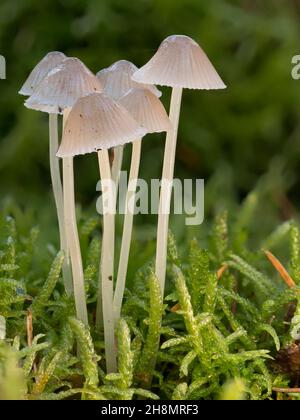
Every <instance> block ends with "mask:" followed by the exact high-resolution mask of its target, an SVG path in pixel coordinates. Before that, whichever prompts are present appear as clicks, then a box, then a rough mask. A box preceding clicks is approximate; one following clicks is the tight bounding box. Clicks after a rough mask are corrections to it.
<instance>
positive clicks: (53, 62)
mask: <svg viewBox="0 0 300 420" xmlns="http://www.w3.org/2000/svg"><path fill="white" fill-rule="evenodd" d="M65 59H66V56H65V54H63V53H61V52H58V51H54V52H50V53H49V54H47V55H46V56H45V57H44V58H43V59H42V60H41V61H40V62H39V63H38V64H37V65H36V67H35V68H34V69H33V70H32V72H31V73H30V75H29V77H28V78H27V80H26V82H25V83H24V85H23V86H22V88H21V90H20V91H19V93H20V94H21V95H25V96H30V95H32V94H33V93H34V91H35V90H36V89H37V88H38V86H39V84H40V83H41V82H42V81H43V80H44V78H45V77H46V76H47V75H48V74H49V72H50V71H52V70H53V69H54V68H55V67H57V66H58V65H59V64H60V63H61V62H62V61H63V60H65ZM51 111H52V110H51V109H49V112H50V113H49V161H50V174H51V182H52V188H53V196H54V201H55V206H56V212H57V219H58V226H59V236H60V248H61V250H63V251H65V252H66V251H67V240H66V234H65V224H64V206H63V189H62V182H61V173H60V167H59V161H58V159H57V157H56V153H57V149H58V118H57V114H56V113H52V112H51ZM63 279H64V284H65V290H66V292H67V294H68V295H70V294H71V293H72V291H73V285H72V273H71V268H70V266H69V264H68V262H67V260H65V262H64V265H63Z"/></svg>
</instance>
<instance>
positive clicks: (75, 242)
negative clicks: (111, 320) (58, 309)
mask: <svg viewBox="0 0 300 420" xmlns="http://www.w3.org/2000/svg"><path fill="white" fill-rule="evenodd" d="M67 115H68V111H65V112H64V117H63V118H64V123H63V126H65V122H66V118H67ZM63 193H64V218H65V229H66V238H67V248H68V256H70V260H71V266H72V275H73V290H74V299H75V307H76V314H77V318H78V319H79V320H80V321H81V322H83V323H84V324H85V325H88V315H87V306H86V296H85V288H84V273H83V266H82V258H81V250H80V242H79V235H78V229H77V221H76V207H75V190H74V164H73V157H65V158H63Z"/></svg>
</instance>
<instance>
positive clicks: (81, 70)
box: [25, 58, 102, 325]
mask: <svg viewBox="0 0 300 420" xmlns="http://www.w3.org/2000/svg"><path fill="white" fill-rule="evenodd" d="M101 90H102V86H101V83H100V82H99V80H98V79H97V78H96V76H95V75H94V74H93V73H92V72H91V71H90V70H89V69H88V68H87V67H86V66H85V65H84V64H83V63H82V62H81V61H80V60H79V59H78V58H66V59H65V60H63V61H62V62H61V64H59V65H58V66H57V67H56V68H55V69H53V70H52V71H50V73H49V74H48V75H47V76H46V77H45V78H44V79H43V80H42V81H41V83H40V84H39V85H38V87H37V88H36V89H35V91H34V93H33V94H32V95H31V97H30V98H29V99H27V101H26V102H25V105H26V106H27V107H28V108H31V109H36V110H40V111H43V112H53V113H56V114H58V113H62V114H63V120H64V122H63V124H64V126H65V124H66V120H67V116H68V114H69V112H70V109H71V108H72V106H73V105H74V104H75V102H76V101H77V100H78V98H80V97H82V96H84V95H87V94H89V93H91V92H95V91H98V92H99V91H101ZM63 196H64V222H65V231H66V239H67V254H66V259H67V261H69V259H70V261H71V266H72V274H73V290H74V298H75V306H76V313H77V317H78V318H79V319H80V320H81V321H82V322H83V323H84V324H86V325H87V324H88V316H87V307H86V296H85V289H84V274H83V267H82V258H81V251H80V243H79V237H78V230H77V223H76V211H75V193H74V168H73V158H72V157H65V158H64V159H63Z"/></svg>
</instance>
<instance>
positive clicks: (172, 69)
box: [132, 35, 226, 295]
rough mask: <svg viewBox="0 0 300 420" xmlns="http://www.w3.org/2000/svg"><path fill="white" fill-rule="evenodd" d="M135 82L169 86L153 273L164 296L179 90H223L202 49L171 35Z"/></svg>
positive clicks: (190, 41)
mask: <svg viewBox="0 0 300 420" xmlns="http://www.w3.org/2000/svg"><path fill="white" fill-rule="evenodd" d="M132 78H133V80H134V81H135V82H138V83H149V84H157V85H162V86H170V87H172V97H171V105H170V120H171V123H172V128H171V130H169V131H168V133H167V138H166V145H165V153H164V164H163V173H162V186H161V192H160V204H159V214H158V228H157V246H156V263H155V270H156V275H157V278H158V279H159V282H160V286H161V292H162V295H163V294H164V287H165V276H166V264H167V242H168V228H169V215H170V206H171V195H172V182H173V176H174V164H175V154H176V143H177V134H178V126H179V116H180V107H181V100H182V92H183V89H202V90H203V89H204V90H210V89H224V88H226V86H225V84H224V83H223V81H222V80H221V78H220V76H219V75H218V73H217V71H216V70H215V68H214V67H213V65H212V63H211V62H210V60H209V59H208V57H207V55H206V54H205V52H204V51H203V50H202V48H201V47H200V46H199V45H198V44H197V43H196V42H195V41H194V40H193V39H191V38H189V37H187V36H184V35H173V36H170V37H168V38H166V39H165V40H164V41H163V42H162V44H161V45H160V47H159V49H158V51H157V52H156V54H155V55H154V56H153V57H152V58H151V60H150V61H149V62H148V63H147V64H145V65H144V66H143V67H142V68H141V69H139V70H137V72H136V73H135V74H134V75H133V77H132Z"/></svg>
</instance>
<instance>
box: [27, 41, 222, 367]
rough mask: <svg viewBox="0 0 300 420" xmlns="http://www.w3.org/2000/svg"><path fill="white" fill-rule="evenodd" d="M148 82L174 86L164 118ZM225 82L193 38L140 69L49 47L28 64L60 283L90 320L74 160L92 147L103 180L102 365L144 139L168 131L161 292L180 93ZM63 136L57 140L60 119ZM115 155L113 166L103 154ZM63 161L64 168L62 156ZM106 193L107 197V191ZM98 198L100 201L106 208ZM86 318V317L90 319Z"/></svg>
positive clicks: (117, 309) (158, 266)
mask: <svg viewBox="0 0 300 420" xmlns="http://www.w3.org/2000/svg"><path fill="white" fill-rule="evenodd" d="M155 85H162V86H170V87H172V88H173V91H172V98H171V106H170V115H169V117H168V115H167V113H166V111H165V108H164V106H163V105H162V103H161V101H160V99H159V98H160V96H161V92H160V91H159V90H158V89H157V88H156V86H155ZM225 87H226V86H225V85H224V83H223V82H222V80H221V79H220V77H219V75H218V73H217V72H216V70H215V69H214V67H213V65H212V64H211V62H210V61H209V59H208V58H207V56H206V54H205V53H204V52H203V50H202V49H201V47H200V46H199V45H198V44H197V43H196V42H195V41H193V40H192V39H191V38H189V37H187V36H182V35H175V36H171V37H169V38H167V39H166V40H165V41H163V43H162V44H161V46H160V47H159V49H158V51H157V53H156V54H155V55H154V57H153V58H152V59H151V60H150V61H149V62H148V63H147V64H146V65H145V66H143V67H142V68H140V69H138V68H137V67H136V66H135V65H134V64H132V63H130V62H128V61H125V60H121V61H118V62H116V63H115V64H113V65H112V66H110V67H109V68H107V69H103V70H101V71H99V72H98V73H97V74H96V75H95V74H93V73H92V72H91V71H90V70H89V69H88V68H87V67H86V66H85V65H84V64H83V63H82V62H81V61H80V60H79V59H77V58H69V57H66V56H65V55H64V54H63V53H60V52H51V53H49V54H47V55H46V57H44V58H43V60H42V61H41V62H40V63H39V64H38V65H37V66H36V67H35V68H34V70H33V71H32V72H31V74H30V75H29V77H28V79H27V80H26V82H25V84H24V85H23V87H22V89H21V90H20V94H22V95H25V96H29V98H28V99H27V100H26V101H25V106H26V107H27V108H30V109H34V110H38V111H42V112H46V113H48V114H49V144H50V146H49V149H50V172H51V181H52V186H53V195H54V199H55V204H56V209H57V217H58V225H59V232H60V246H61V249H62V250H63V251H64V254H65V263H64V268H63V280H64V285H65V290H66V293H67V294H68V295H70V296H71V295H73V296H74V301H75V307H76V314H77V317H78V319H79V320H81V321H82V322H83V323H84V324H85V325H88V324H89V319H88V311H87V302H86V295H85V286H84V274H83V265H82V257H81V250H80V241H79V235H78V229H77V221H76V211H75V209H76V208H75V186H74V167H73V163H74V162H73V160H74V157H76V156H78V155H85V154H87V153H96V154H97V158H98V163H99V173H100V179H101V185H102V197H103V201H104V196H106V197H107V201H108V202H107V203H103V232H102V253H101V259H100V270H99V272H100V274H99V288H98V300H97V312H96V327H97V328H98V330H100V329H101V328H104V340H105V356H106V366H107V372H116V371H117V355H116V351H115V326H116V323H117V322H118V320H119V318H120V316H121V309H122V301H123V296H124V290H125V285H126V276H127V268H128V260H129V254H130V244H131V236H132V227H133V215H134V203H135V194H136V188H137V179H138V174H139V167H140V158H141V146H142V138H143V137H144V136H145V135H146V134H148V133H155V132H164V131H165V132H167V138H166V144H165V154H164V162H163V172H162V184H161V191H160V205H159V215H158V230H157V247H156V263H155V271H156V275H157V277H158V279H159V281H160V285H161V292H162V294H163V293H164V285H165V276H166V259H167V234H168V225H169V213H170V203H171V193H172V181H173V174H174V164H175V154H176V142H177V132H178V125H179V115H180V106H181V98H182V91H183V89H184V88H187V89H223V88H225ZM59 115H62V126H63V135H62V139H61V142H59V135H58V132H59V126H58V121H59V120H58V116H59ZM128 143H130V144H131V147H132V157H131V165H130V171H129V182H128V190H127V194H126V211H125V217H124V223H123V234H122V242H121V252H120V258H119V264H118V270H117V279H116V281H114V271H115V213H116V196H117V189H118V183H119V178H120V171H121V168H122V160H123V148H124V146H125V145H126V144H128ZM109 153H111V155H112V156H113V159H112V163H111V159H110V155H109ZM59 159H61V160H62V170H61V166H60V161H59ZM104 193H105V194H104ZM104 204H106V205H105V206H104ZM90 321H91V320H90Z"/></svg>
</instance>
